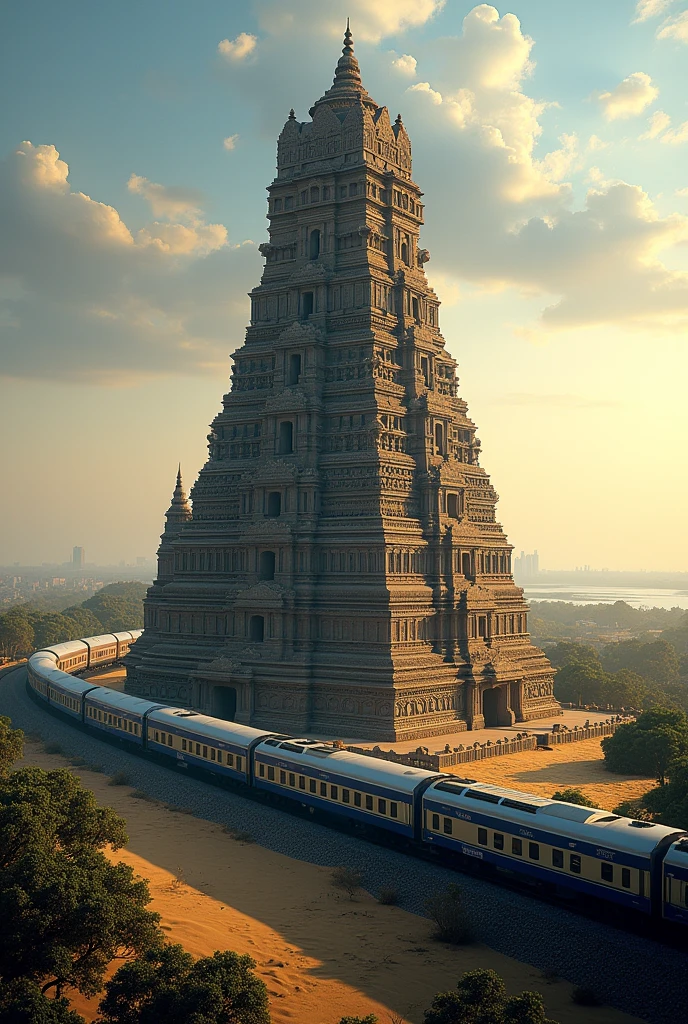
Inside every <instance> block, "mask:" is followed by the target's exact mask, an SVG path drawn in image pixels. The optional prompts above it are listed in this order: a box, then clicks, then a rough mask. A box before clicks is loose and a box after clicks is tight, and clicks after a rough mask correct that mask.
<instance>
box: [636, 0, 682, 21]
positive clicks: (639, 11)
mask: <svg viewBox="0 0 688 1024" xmlns="http://www.w3.org/2000/svg"><path fill="white" fill-rule="evenodd" d="M673 3H674V0H638V2H637V4H636V5H635V18H634V19H633V22H632V24H633V25H637V24H638V23H639V22H641V21H648V20H649V19H650V18H658V17H659V15H660V14H664V12H665V11H667V10H668V9H669V8H670V7H671V5H672V4H673Z"/></svg>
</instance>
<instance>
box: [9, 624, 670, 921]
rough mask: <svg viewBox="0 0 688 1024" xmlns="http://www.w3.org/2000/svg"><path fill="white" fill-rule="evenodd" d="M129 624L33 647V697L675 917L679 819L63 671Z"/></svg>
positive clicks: (143, 741) (363, 819) (251, 777)
mask: <svg viewBox="0 0 688 1024" xmlns="http://www.w3.org/2000/svg"><path fill="white" fill-rule="evenodd" d="M140 633H141V631H140V630H138V631H136V630H135V631H133V632H130V633H115V634H109V635H107V636H100V637H90V638H88V639H86V640H79V641H73V642H70V643H64V644H56V645H54V646H53V647H48V648H46V649H45V650H41V651H38V652H36V654H34V655H33V656H32V657H31V658H30V660H29V665H28V679H29V686H30V689H31V691H32V693H33V695H34V696H35V698H36V699H37V700H39V701H43V702H45V703H46V704H48V705H50V706H51V707H52V708H53V709H54V710H55V711H58V712H60V713H62V714H63V715H66V716H68V717H69V718H71V719H73V720H74V721H76V722H78V723H80V724H81V725H82V726H84V727H86V728H88V729H93V730H94V731H98V732H100V733H101V734H103V735H107V736H108V737H111V738H114V739H117V740H119V741H120V742H122V743H126V744H129V745H130V746H133V747H137V748H139V750H141V751H145V752H146V753H148V754H149V755H155V756H156V757H157V758H158V759H162V760H163V761H165V762H166V763H167V764H170V765H174V764H176V766H177V767H181V768H190V767H192V768H196V769H202V770H203V771H204V772H207V773H210V774H211V775H213V776H214V777H215V778H224V779H226V780H231V781H233V782H238V783H241V784H243V785H244V786H248V787H251V788H253V789H256V790H261V791H263V792H265V793H270V794H274V795H276V796H278V797H280V798H283V799H285V800H290V801H296V802H297V803H298V804H300V805H302V806H303V807H308V808H310V809H311V811H315V810H316V809H319V810H324V811H327V812H329V813H330V814H334V815H338V816H341V817H344V818H346V819H349V820H351V821H353V822H357V823H360V824H363V825H366V826H367V827H369V828H374V829H377V830H382V831H383V832H385V833H395V834H396V835H397V836H400V837H403V838H404V839H405V840H407V841H408V842H409V843H411V844H417V845H420V846H421V847H425V848H426V849H427V847H428V846H434V847H438V848H441V849H443V850H447V851H451V852H452V853H453V854H454V855H456V857H457V858H458V859H459V861H460V862H462V863H463V864H464V865H465V864H466V863H467V862H471V861H472V862H474V863H475V862H476V861H480V862H482V863H484V864H488V865H492V866H493V867H494V868H496V869H501V870H502V871H506V872H508V873H510V875H511V877H514V876H516V877H519V876H520V877H521V878H523V879H525V878H527V879H529V880H531V881H533V882H536V883H541V884H544V885H545V886H547V888H548V889H549V891H556V892H559V893H560V894H565V895H569V896H574V897H577V896H580V895H583V894H584V895H586V896H593V897H595V898H596V899H597V900H601V901H608V902H610V903H615V904H617V905H621V906H625V907H628V908H632V909H633V910H635V911H638V912H640V913H642V914H645V915H648V916H651V917H654V918H659V919H664V920H667V921H673V922H677V923H679V924H682V925H686V926H688V832H686V831H684V830H682V829H679V828H671V827H668V826H665V825H656V824H652V823H650V822H646V821H633V820H631V819H630V818H624V817H621V816H620V815H618V814H611V813H610V812H609V811H604V810H599V809H595V808H590V807H581V806H578V805H577V804H569V803H564V802H563V801H559V800H551V799H546V798H543V797H538V796H534V795H533V794H530V793H521V792H518V791H516V790H510V789H503V788H501V787H499V786H493V785H489V784H487V783H482V782H476V781H474V780H472V779H462V778H458V777H457V776H455V775H447V774H442V773H437V772H430V771H425V770H422V769H419V768H410V767H408V766H406V765H401V764H397V763H395V762H392V761H384V760H380V759H378V758H373V757H367V756H365V755H363V754H354V753H352V752H351V751H348V750H344V749H341V748H339V747H337V746H333V745H332V744H329V743H324V742H321V741H319V740H312V739H293V738H291V737H288V736H283V735H279V734H276V733H274V732H270V731H269V730H266V729H253V728H249V727H248V726H245V725H241V724H239V723H237V722H227V721H223V720H221V719H216V718H210V717H208V716H206V715H202V714H199V713H197V712H195V711H190V710H188V709H185V708H175V707H170V706H168V705H165V704H160V703H157V702H155V701H150V700H143V699H141V698H139V697H132V696H129V695H128V694H124V693H121V692H119V691H116V690H111V689H108V688H106V687H103V686H96V685H94V684H93V683H92V682H88V681H85V680H83V679H79V678H72V676H73V675H74V673H77V672H81V671H83V670H84V669H87V668H92V667H93V666H94V665H104V664H107V663H109V662H113V661H116V660H118V659H119V658H121V657H122V656H123V655H124V654H125V653H126V652H127V651H128V649H129V646H130V645H131V644H132V643H134V641H135V640H136V639H137V637H138V636H140Z"/></svg>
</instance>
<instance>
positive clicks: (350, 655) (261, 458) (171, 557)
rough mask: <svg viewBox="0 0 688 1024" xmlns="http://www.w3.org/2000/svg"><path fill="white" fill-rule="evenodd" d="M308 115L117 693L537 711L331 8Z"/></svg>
mask: <svg viewBox="0 0 688 1024" xmlns="http://www.w3.org/2000/svg"><path fill="white" fill-rule="evenodd" d="M310 116H311V120H310V121H306V122H300V121H297V120H296V117H295V116H294V112H293V111H292V112H291V113H290V115H289V118H288V120H287V122H286V124H285V126H284V128H283V130H282V133H281V135H280V137H279V141H278V147H277V177H276V178H275V180H274V181H273V182H272V184H271V185H270V186H269V187H268V192H269V208H268V219H269V224H270V227H269V241H268V242H266V243H265V244H264V245H262V246H261V247H260V250H261V252H262V254H263V256H264V257H265V269H264V272H263V277H262V280H261V283H260V284H259V285H258V287H257V288H255V289H254V290H253V292H252V293H251V323H250V326H249V328H248V330H247V333H246V341H245V344H244V345H243V347H242V348H239V349H237V351H236V352H235V353H234V368H233V370H232V387H231V390H230V392H229V393H228V394H227V395H225V397H224V400H223V408H222V412H220V413H219V415H218V416H217V417H216V418H215V420H214V422H213V424H212V427H211V432H210V434H209V436H208V440H209V452H210V455H209V459H208V462H207V463H206V465H205V466H204V468H203V469H202V470H201V473H200V475H199V478H198V480H197V482H196V484H195V486H194V488H193V491H192V499H193V516H192V517H191V518H188V515H189V513H188V506H187V505H186V503H185V501H184V500H183V492H182V491H181V482H180V481H179V480H178V489H177V491H175V499H174V500H173V504H172V508H171V509H170V512H168V515H167V525H166V527H165V533H164V534H163V537H162V543H161V546H160V551H159V574H158V579H157V580H156V582H155V583H154V585H153V586H152V587H151V588H150V590H149V591H148V597H147V598H146V619H145V633H144V635H143V637H142V638H141V640H139V642H138V643H137V644H136V646H135V647H134V648H133V650H132V653H131V654H130V655H129V657H128V659H127V660H128V679H127V690H128V691H129V692H130V693H136V694H140V695H145V696H150V697H155V698H162V699H164V700H168V701H170V702H176V703H180V704H184V705H188V706H190V707H194V708H197V709H201V710H203V711H205V712H207V713H210V714H214V715H217V716H220V717H226V718H234V719H236V720H237V721H240V722H244V723H248V724H251V725H255V726H266V727H269V728H274V729H275V730H279V731H283V732H291V733H296V734H303V733H306V734H308V733H315V734H320V735H323V734H325V735H330V736H338V737H342V738H344V737H362V738H367V739H371V740H372V739H375V740H395V739H411V738H416V737H418V738H420V737H425V736H434V735H441V734H443V733H444V734H447V733H451V732H457V731H459V730H462V729H464V728H478V727H481V726H482V725H483V724H488V725H507V724H511V723H513V722H514V721H516V722H519V721H527V720H529V719H532V718H538V717H542V716H544V715H549V714H552V713H556V712H557V710H558V705H557V704H556V702H555V700H554V698H553V695H552V683H553V672H552V668H551V666H550V664H549V662H548V661H547V659H546V658H545V656H544V654H543V653H542V651H540V650H539V649H538V648H537V647H534V646H533V645H532V644H531V642H530V639H529V636H528V633H527V631H526V630H527V626H526V611H527V606H526V604H525V603H524V600H523V593H522V591H521V590H520V589H519V588H518V587H516V586H515V585H514V581H513V578H512V575H511V550H512V549H511V546H510V545H509V544H508V542H507V539H506V537H505V535H504V532H503V530H502V527H501V526H500V525H499V523H497V522H496V521H495V504H496V502H497V495H496V493H495V491H494V490H493V488H492V485H491V484H490V479H489V477H488V475H487V473H486V472H485V470H484V469H482V468H481V467H480V465H479V455H480V442H479V441H478V439H477V438H476V436H475V429H476V428H475V425H474V424H473V422H472V421H471V420H470V419H469V417H468V415H467V406H466V403H465V402H464V400H463V399H462V398H460V397H459V396H458V394H457V380H456V362H455V360H454V359H452V357H451V356H450V355H449V353H448V352H447V351H446V349H445V347H444V340H443V338H442V335H441V334H440V330H439V300H438V298H437V296H436V295H435V292H434V291H433V290H432V288H431V287H430V286H429V284H428V282H427V280H426V277H425V273H424V270H423V267H424V264H425V263H426V262H427V260H428V259H429V253H428V252H427V250H426V249H422V248H420V247H419V235H420V228H421V225H422V223H423V203H422V202H421V197H422V194H423V193H422V192H421V191H420V189H419V188H418V186H417V185H416V184H415V183H414V182H413V180H412V179H411V144H410V142H409V138H408V135H407V134H406V130H405V128H404V125H403V124H402V121H401V117H398V118H397V119H396V121H395V122H394V123H393V124H392V123H391V122H390V118H389V115H388V112H387V109H386V108H385V107H380V106H378V105H377V103H375V102H374V100H372V99H371V97H370V96H369V95H368V93H367V92H366V91H365V89H364V88H363V85H362V82H361V76H360V72H359V66H358V62H357V60H356V58H355V56H354V52H353V45H352V38H351V34H350V32H349V31H348V29H347V33H346V37H345V40H344V49H343V55H342V57H341V58H340V60H339V63H338V64H337V69H336V72H335V79H334V84H333V85H332V88H331V89H328V91H327V92H326V93H325V95H324V96H323V97H322V98H321V99H319V100H318V101H317V103H315V104H314V106H313V107H312V108H311V110H310Z"/></svg>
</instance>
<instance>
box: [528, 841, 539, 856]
mask: <svg viewBox="0 0 688 1024" xmlns="http://www.w3.org/2000/svg"><path fill="white" fill-rule="evenodd" d="M528 856H529V857H530V859H531V860H540V847H539V845H538V844H537V843H528Z"/></svg>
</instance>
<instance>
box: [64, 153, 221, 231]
mask: <svg viewBox="0 0 688 1024" xmlns="http://www.w3.org/2000/svg"><path fill="white" fill-rule="evenodd" d="M53 148H54V147H53ZM65 166H66V164H65ZM127 188H128V189H129V191H130V192H134V193H136V195H139V196H143V198H144V199H147V200H148V202H149V203H150V205H151V210H152V211H153V216H154V217H165V218H166V219H169V218H171V217H182V218H184V219H188V218H189V217H197V216H198V215H199V213H200V202H201V198H202V197H201V194H200V192H197V191H196V190H195V189H190V188H179V187H175V186H170V185H159V184H157V183H156V182H154V181H149V180H148V178H142V177H141V176H140V175H138V174H132V175H131V176H130V178H129V181H128V182H127Z"/></svg>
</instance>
